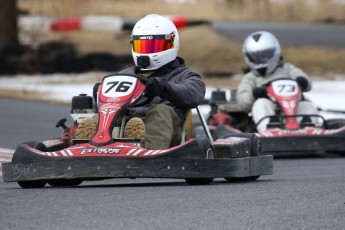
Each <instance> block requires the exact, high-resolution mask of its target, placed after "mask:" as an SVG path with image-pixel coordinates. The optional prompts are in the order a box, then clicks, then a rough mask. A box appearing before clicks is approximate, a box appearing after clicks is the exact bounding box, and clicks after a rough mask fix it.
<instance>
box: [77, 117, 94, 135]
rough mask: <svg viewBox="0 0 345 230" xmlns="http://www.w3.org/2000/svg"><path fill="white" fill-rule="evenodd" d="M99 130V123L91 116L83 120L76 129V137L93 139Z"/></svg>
mask: <svg viewBox="0 0 345 230" xmlns="http://www.w3.org/2000/svg"><path fill="white" fill-rule="evenodd" d="M96 130H97V125H96V122H95V121H94V120H92V119H91V118H86V119H84V120H82V121H81V122H80V123H79V124H78V127H77V129H76V131H75V138H76V139H91V138H92V137H93V136H94V135H95V134H96Z"/></svg>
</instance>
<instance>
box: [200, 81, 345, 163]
mask: <svg viewBox="0 0 345 230" xmlns="http://www.w3.org/2000/svg"><path fill="white" fill-rule="evenodd" d="M266 87H267V88H266V91H267V96H268V98H269V99H270V100H272V101H273V102H274V103H276V104H277V105H278V108H279V111H278V112H277V115H275V116H267V117H264V118H263V119H262V120H261V121H259V123H260V122H262V121H263V120H265V119H268V120H269V122H268V125H267V129H266V130H265V131H262V132H258V131H257V129H256V125H257V124H256V125H255V124H254V122H253V121H252V118H251V116H249V114H248V113H245V112H243V111H242V110H241V109H240V108H239V107H238V105H237V104H236V100H235V98H234V97H235V93H232V98H231V101H230V102H228V101H226V99H225V92H224V91H221V90H218V91H214V92H213V98H212V99H211V103H210V105H211V111H210V113H209V115H208V116H207V123H208V125H209V128H210V132H211V133H212V135H213V137H214V138H227V137H230V136H238V135H240V134H244V133H254V134H255V135H256V136H258V137H259V138H260V142H261V144H262V151H263V152H264V153H265V154H272V155H273V156H275V157H279V156H306V155H315V154H324V153H340V154H344V153H345V120H344V119H328V120H326V119H324V117H322V116H321V115H319V114H306V115H297V106H298V102H299V100H300V98H301V97H302V91H301V89H300V87H299V86H298V84H297V82H296V81H295V80H293V79H276V80H273V81H271V82H269V83H267V84H266ZM234 92H235V91H234ZM195 129H196V133H199V135H197V136H202V134H200V133H202V132H200V127H196V128H195ZM198 129H199V131H198Z"/></svg>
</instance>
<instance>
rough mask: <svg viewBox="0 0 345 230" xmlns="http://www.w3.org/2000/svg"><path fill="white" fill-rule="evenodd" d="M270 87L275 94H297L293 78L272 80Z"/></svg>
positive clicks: (284, 95) (286, 95)
mask: <svg viewBox="0 0 345 230" xmlns="http://www.w3.org/2000/svg"><path fill="white" fill-rule="evenodd" d="M272 89H273V92H274V93H275V94H276V95H277V96H283V97H288V96H293V95H296V94H298V85H297V82H296V81H293V80H279V81H274V82H272Z"/></svg>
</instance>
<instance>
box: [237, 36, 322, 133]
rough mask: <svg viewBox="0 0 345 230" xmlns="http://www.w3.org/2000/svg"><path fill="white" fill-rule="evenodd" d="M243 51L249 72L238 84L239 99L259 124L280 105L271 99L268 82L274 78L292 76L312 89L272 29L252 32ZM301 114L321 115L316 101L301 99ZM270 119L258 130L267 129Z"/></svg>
mask: <svg viewBox="0 0 345 230" xmlns="http://www.w3.org/2000/svg"><path fill="white" fill-rule="evenodd" d="M243 54H244V60H245V64H246V66H247V67H248V70H249V71H248V72H247V73H245V75H244V77H243V79H242V81H241V82H240V85H239V87H238V90H237V93H236V98H237V103H238V105H239V107H240V108H241V109H242V110H243V111H245V112H251V113H252V118H253V121H254V122H255V124H257V123H258V122H259V121H260V120H261V119H262V118H264V117H265V116H272V115H275V114H276V112H277V106H276V104H274V103H273V102H272V101H271V100H269V99H268V97H267V93H266V87H264V84H266V83H268V82H270V81H271V80H273V79H279V78H292V79H295V80H296V81H297V83H298V85H299V86H300V87H301V89H302V92H308V91H310V90H311V81H310V79H309V78H308V76H307V75H306V74H305V73H304V72H303V71H302V70H301V69H299V68H298V67H296V66H294V65H293V64H291V63H287V62H284V60H283V58H282V56H281V51H280V44H279V41H278V40H277V38H276V37H275V36H274V35H273V34H272V33H269V32H266V31H258V32H254V33H252V34H250V35H249V36H248V37H247V38H246V39H245V40H244V44H243ZM297 114H317V110H316V108H315V106H314V105H313V103H312V102H310V101H306V100H303V99H302V100H301V101H300V102H299V104H298V107H297ZM268 122H269V119H264V120H263V121H261V122H260V124H258V125H257V131H259V132H261V131H264V130H266V129H267V124H268Z"/></svg>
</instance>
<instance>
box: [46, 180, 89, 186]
mask: <svg viewBox="0 0 345 230" xmlns="http://www.w3.org/2000/svg"><path fill="white" fill-rule="evenodd" d="M82 182H83V180H80V179H56V180H49V181H48V184H49V185H50V186H53V187H65V186H66V187H68V186H78V185H80V184H81V183H82Z"/></svg>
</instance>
